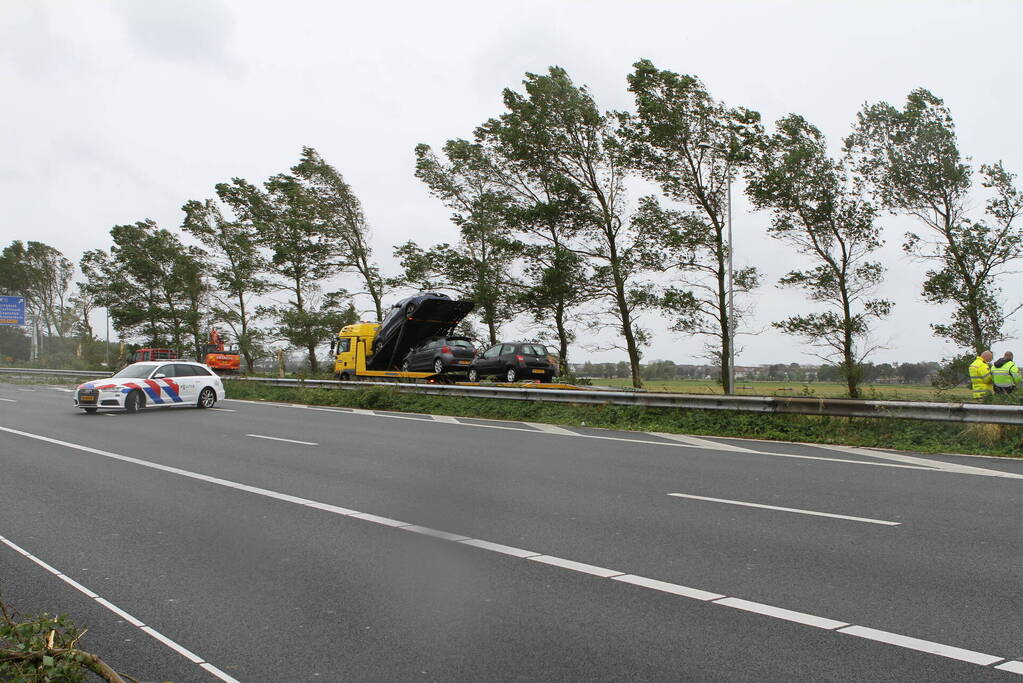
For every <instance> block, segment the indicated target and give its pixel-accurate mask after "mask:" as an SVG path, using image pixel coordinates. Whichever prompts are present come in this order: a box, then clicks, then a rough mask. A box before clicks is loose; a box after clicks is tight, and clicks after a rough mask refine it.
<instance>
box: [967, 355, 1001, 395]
mask: <svg viewBox="0 0 1023 683" xmlns="http://www.w3.org/2000/svg"><path fill="white" fill-rule="evenodd" d="M992 358H994V354H993V353H991V351H984V352H983V353H981V354H980V355H979V356H977V360H975V361H973V362H972V363H970V385H971V388H972V389H973V398H974V399H976V400H982V399H985V398H987V397H988V396H991V394H993V393H994V390H995V384H994V382H993V381H992V380H991V366H990V365H989V363H990V362H991V359H992Z"/></svg>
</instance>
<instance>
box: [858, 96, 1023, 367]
mask: <svg viewBox="0 0 1023 683" xmlns="http://www.w3.org/2000/svg"><path fill="white" fill-rule="evenodd" d="M845 146H846V149H847V150H848V151H849V152H850V153H851V154H852V155H853V158H854V160H855V168H856V170H857V171H859V172H860V173H861V174H863V176H864V177H866V178H868V179H869V180H870V181H871V183H872V185H873V187H874V190H875V192H876V195H877V198H878V200H879V201H880V203H881V204H882V205H883V206H884V207H885V208H887V209H889V210H891V211H893V212H899V213H904V214H908V215H910V216H913V217H915V218H917V219H918V220H919V221H920V222H921V223H923V225H924V226H925V227H926V228H927V231H926V232H925V233H923V234H920V233H916V232H909V233H906V241H905V243H904V244H903V249H904V250H905V251H906V253H908V254H909V255H910V256H912V257H914V258H917V259H920V260H921V261H923V262H925V263H927V264H928V265H929V266H930V267H929V268H928V270H927V274H926V276H925V279H924V283H923V297H924V300H925V301H927V302H929V303H932V304H936V305H941V304H951V305H952V306H953V311H952V316H951V319H950V320H949V321H948V322H945V323H935V324H932V325H931V328H932V329H933V330H934V332H935V334H936V335H937V336H940V337H944V338H946V339H948V340H949V341H952V342H954V343H955V344H957V345H959V346H961V347H964V348H967V349H971V350H973V351H975V352H976V353H980V352H981V351H983V350H985V349H988V348H990V347H991V345H992V344H993V343H994V342H997V341H1001V340H1003V339H1005V329H1004V326H1005V322H1006V320H1007V319H1008V318H1009V316H1011V315H1012V314H1013V313H1015V312H1016V311H1018V310H1019V309H1020V306H1021V304H1020V303H1018V301H1019V298H1018V297H1017V298H1014V301H1013V302H1012V303H1009V304H1008V305H1007V304H1006V301H1005V298H1004V297H1003V296H1002V291H1001V287H1000V284H999V283H1000V281H1002V280H1003V279H1004V278H1005V276H1006V275H1008V274H1009V273H1010V266H1011V264H1012V263H1013V262H1015V261H1016V260H1017V259H1019V258H1020V257H1021V256H1023V232H1021V228H1020V225H1019V223H1018V222H1017V221H1016V218H1017V217H1018V216H1019V214H1020V212H1021V211H1023V196H1021V195H1020V193H1019V191H1018V190H1017V189H1016V187H1015V185H1014V176H1013V175H1012V174H1011V173H1009V172H1008V171H1006V170H1005V168H1004V167H1003V166H1002V164H1001V162H999V163H996V164H993V165H984V166H981V176H982V178H983V181H982V185H983V186H984V187H985V188H987V189H989V190H991V192H992V195H993V196H992V198H991V199H990V200H989V201H988V203H987V207H986V209H987V211H986V213H987V215H988V218H987V219H981V220H973V219H971V218H970V217H969V216H968V215H967V214H968V205H969V197H970V190H971V187H972V183H973V181H972V175H973V174H972V170H971V168H970V166H969V164H968V163H967V161H968V160H966V159H964V158H963V157H962V155H961V154H960V151H959V143H958V140H957V139H956V132H955V123H954V122H953V119H952V114H951V112H950V111H949V109H948V107H946V106H945V103H944V102H943V101H942V100H941V99H940V98H938V97H936V96H935V95H934V94H932V93H931V92H929V91H927V90H925V89H923V88H919V89H916V90H914V91H912V92H911V93H910V94H909V96H908V98H907V100H906V105H905V107H904V108H903V109H901V110H900V109H897V108H896V107H894V106H892V105H891V104H889V103H887V102H881V103H878V104H874V105H865V106H864V108H863V110H862V111H861V112H860V113H859V114H858V116H857V122H856V125H855V127H854V129H853V132H852V134H851V135H849V137H847V138H846V140H845Z"/></svg>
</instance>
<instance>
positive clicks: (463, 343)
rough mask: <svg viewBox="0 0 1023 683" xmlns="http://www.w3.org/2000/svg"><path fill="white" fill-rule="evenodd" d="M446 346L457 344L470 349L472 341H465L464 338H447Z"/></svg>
mask: <svg viewBox="0 0 1023 683" xmlns="http://www.w3.org/2000/svg"><path fill="white" fill-rule="evenodd" d="M448 346H458V347H460V348H463V349H471V348H472V342H470V341H466V340H465V339H449V340H448Z"/></svg>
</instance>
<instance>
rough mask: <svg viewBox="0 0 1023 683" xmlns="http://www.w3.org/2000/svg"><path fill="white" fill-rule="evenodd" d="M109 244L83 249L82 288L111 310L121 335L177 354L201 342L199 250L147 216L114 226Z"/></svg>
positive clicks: (202, 298) (203, 289)
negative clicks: (85, 250) (165, 347)
mask: <svg viewBox="0 0 1023 683" xmlns="http://www.w3.org/2000/svg"><path fill="white" fill-rule="evenodd" d="M110 237H111V239H112V240H113V242H114V244H113V246H111V248H110V251H109V253H108V252H105V251H103V250H102V249H94V250H91V251H87V252H85V254H84V255H83V256H82V260H81V268H82V272H83V273H84V274H85V276H86V282H87V283H88V284H87V285H85V286H84V287H83V291H84V292H85V293H86V294H88V295H90V296H92V297H94V299H95V303H96V305H99V306H104V307H106V308H107V309H108V310H109V311H110V318H111V321H112V322H113V324H114V329H115V330H117V331H118V332H119V333H121V335H122V336H129V337H130V336H141V337H143V338H145V339H146V342H147V343H148V344H149V345H151V346H157V347H159V346H166V345H170V346H171V347H172V348H174V349H176V350H177V351H178V353H179V354H185V353H186V350H189V349H192V350H194V349H196V347H197V346H198V344H200V343H201V342H202V324H203V320H202V317H203V312H204V310H205V309H206V303H205V296H206V292H207V285H206V282H205V279H204V277H203V276H204V270H205V261H204V252H203V251H202V250H201V249H199V248H198V247H186V246H185V245H184V244H182V243H181V240H179V239H178V238H177V237H176V236H175V235H174V234H172V233H171V232H169V231H167V230H164V229H161V228H159V227H158V226H157V224H156V223H155V222H154V221H152V220H148V219H147V220H145V221H139V222H137V223H134V224H131V225H117V226H114V227H113V228H112V229H111V230H110Z"/></svg>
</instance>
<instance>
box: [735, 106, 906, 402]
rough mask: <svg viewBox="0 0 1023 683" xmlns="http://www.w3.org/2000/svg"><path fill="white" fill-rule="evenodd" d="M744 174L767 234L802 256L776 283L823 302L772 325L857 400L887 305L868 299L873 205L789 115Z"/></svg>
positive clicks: (811, 131) (873, 277) (878, 271)
mask: <svg viewBox="0 0 1023 683" xmlns="http://www.w3.org/2000/svg"><path fill="white" fill-rule="evenodd" d="M746 177H747V180H748V185H747V194H748V195H749V197H750V199H751V200H752V201H753V205H754V206H756V207H757V208H759V209H769V210H770V211H771V212H772V222H771V227H770V228H769V230H768V234H770V235H771V236H772V237H775V238H777V239H779V240H781V241H782V242H785V243H786V244H788V245H790V246H792V247H793V248H795V250H796V251H797V252H798V253H800V254H802V255H803V256H806V257H808V258H809V260H810V264H811V265H810V267H808V268H805V269H801V270H793V271H790V272H789V273H787V274H786V275H785V276H783V277H782V278H781V280H780V281H779V285H780V286H782V287H793V288H797V289H801V290H803V291H804V292H805V293H806V295H807V297H808V298H809V299H810V301H811V302H813V303H815V304H820V305H823V306H824V307H825V310H823V311H819V312H812V313H804V314H800V315H792V316H789V317H788V318H786V319H785V320H781V321H779V322H775V323H774V326H775V327H776V328H778V329H780V330H782V331H783V332H785V333H787V334H791V335H795V336H797V337H801V338H803V339H804V340H806V341H807V342H808V343H809V344H811V345H813V346H815V347H817V348H819V349H821V350H822V352H821V353H819V354H818V355H819V357H820V358H821V359H823V360H824V361H825V362H829V363H833V364H835V365H837V367H838V369H839V373H840V376H841V377H842V378H843V379H844V380H845V382H846V385H847V387H848V389H849V396H850V397H851V398H859V397H860V390H859V384H860V382H861V380H862V378H863V361H864V359H865V358H866V356H867V354H869V353H870V352H871V351H872V350H873V347H871V346H870V344H869V334H870V325H871V322H872V321H873V320H878V319H881V318H884V317H885V316H887V315H888V314H889V312H890V311H891V309H892V305H893V304H892V302H891V301H888V300H886V299H879V298H873V295H874V293H875V292H876V291H877V289H878V287H879V286H880V284H881V281H882V279H883V277H884V268H883V267H882V266H881V264H880V263H878V262H876V261H871V260H869V259H870V256H871V255H872V254H873V252H875V251H876V250H877V249H879V248H880V247H881V245H882V244H883V242H882V240H881V236H880V228H879V226H878V225H877V223H876V221H875V217H876V209H875V207H874V206H873V204H872V203H871V202H870V201H869V200H867V199H866V198H865V196H864V193H863V188H862V186H861V183H860V182H859V181H858V180H857V179H855V178H851V177H850V174H849V172H848V170H847V168H846V167H845V165H844V164H843V163H842V162H840V161H836V160H834V159H832V158H830V157H829V156H828V151H827V143H826V141H825V139H824V136H823V135H822V134H821V132H820V131H819V130H818V129H817V128H816V127H814V126H813V125H812V124H810V123H809V122H807V121H806V120H805V119H804V118H803V117H801V116H798V115H795V114H792V115H789V116H787V117H785V118H783V119H781V120H780V121H778V123H777V125H776V132H775V133H774V134H773V135H770V136H765V138H764V139H763V141H762V144H761V145H760V149H759V151H758V154H757V155H756V159H755V162H754V163H753V164H751V165H750V166H749V168H748V170H747V175H746Z"/></svg>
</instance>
